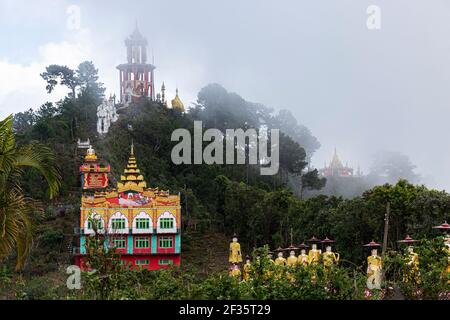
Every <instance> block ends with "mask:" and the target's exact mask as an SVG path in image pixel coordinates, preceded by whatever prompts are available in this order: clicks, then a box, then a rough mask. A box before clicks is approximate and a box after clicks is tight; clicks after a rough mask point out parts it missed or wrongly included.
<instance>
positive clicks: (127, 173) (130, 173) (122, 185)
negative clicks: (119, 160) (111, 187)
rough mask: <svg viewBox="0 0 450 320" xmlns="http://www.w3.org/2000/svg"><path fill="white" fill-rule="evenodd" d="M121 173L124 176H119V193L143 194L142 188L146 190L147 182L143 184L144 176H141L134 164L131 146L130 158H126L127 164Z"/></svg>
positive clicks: (132, 147) (134, 158)
mask: <svg viewBox="0 0 450 320" xmlns="http://www.w3.org/2000/svg"><path fill="white" fill-rule="evenodd" d="M123 173H124V174H123V175H121V176H120V181H121V182H118V183H117V189H118V192H119V193H120V192H126V191H135V192H143V191H144V188H147V182H145V180H144V176H143V175H142V174H141V171H140V170H139V168H138V167H137V164H136V157H135V156H134V145H133V144H131V152H130V157H129V158H128V164H127V167H126V168H125V170H124V172H123Z"/></svg>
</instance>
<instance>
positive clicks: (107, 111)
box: [97, 25, 185, 135]
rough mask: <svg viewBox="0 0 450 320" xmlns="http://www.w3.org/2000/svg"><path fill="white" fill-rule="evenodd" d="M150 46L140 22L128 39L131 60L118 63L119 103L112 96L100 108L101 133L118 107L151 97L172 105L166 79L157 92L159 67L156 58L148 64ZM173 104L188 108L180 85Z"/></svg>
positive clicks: (176, 106) (111, 120)
mask: <svg viewBox="0 0 450 320" xmlns="http://www.w3.org/2000/svg"><path fill="white" fill-rule="evenodd" d="M147 45H148V42H147V39H146V38H145V37H144V36H143V35H142V34H141V32H140V31H139V29H138V27H137V25H136V27H135V29H134V31H133V33H132V34H131V35H129V36H128V37H127V38H126V39H125V47H126V53H127V54H126V55H127V62H126V63H123V64H119V65H118V66H117V69H118V70H119V85H120V95H119V104H116V103H115V95H114V96H113V97H114V100H112V98H110V99H109V100H104V101H103V102H102V104H101V105H99V106H98V108H97V118H98V121H97V132H98V133H99V134H100V135H104V134H106V133H107V132H108V130H109V127H110V126H111V124H112V123H113V122H115V121H117V119H118V115H117V114H116V112H117V109H119V108H121V107H125V108H126V107H128V106H129V105H130V103H137V102H139V101H140V100H142V99H148V100H150V101H155V102H158V103H161V104H162V105H163V106H165V107H168V105H167V101H166V95H165V90H166V87H165V84H164V82H163V83H162V86H161V92H160V93H156V92H155V74H154V72H155V69H156V67H155V65H154V62H153V61H152V63H148V56H147ZM171 107H172V108H173V109H177V110H179V111H180V112H184V111H185V109H184V105H183V102H182V101H181V99H180V97H179V96H178V88H176V95H175V97H174V99H172V100H171Z"/></svg>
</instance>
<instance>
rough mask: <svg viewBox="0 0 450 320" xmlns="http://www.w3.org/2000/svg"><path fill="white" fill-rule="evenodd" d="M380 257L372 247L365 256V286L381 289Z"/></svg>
mask: <svg viewBox="0 0 450 320" xmlns="http://www.w3.org/2000/svg"><path fill="white" fill-rule="evenodd" d="M381 268H382V263H381V257H380V256H378V254H377V249H372V252H371V255H370V256H369V257H367V288H368V289H370V290H371V289H381Z"/></svg>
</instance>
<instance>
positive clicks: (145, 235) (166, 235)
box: [75, 145, 181, 270]
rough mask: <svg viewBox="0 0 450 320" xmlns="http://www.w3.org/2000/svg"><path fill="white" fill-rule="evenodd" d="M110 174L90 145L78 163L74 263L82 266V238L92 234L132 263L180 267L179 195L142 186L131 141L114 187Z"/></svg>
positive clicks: (86, 238) (154, 268) (152, 267)
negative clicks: (79, 194)
mask: <svg viewBox="0 0 450 320" xmlns="http://www.w3.org/2000/svg"><path fill="white" fill-rule="evenodd" d="M109 173H110V167H109V165H102V164H99V162H98V159H97V155H96V153H95V150H94V149H92V147H90V148H89V149H88V150H87V153H86V156H85V157H84V163H83V164H82V165H81V166H80V175H81V179H82V188H83V196H82V199H81V208H80V227H79V229H78V232H77V233H78V239H79V247H78V248H77V250H75V253H76V254H75V260H76V264H77V265H78V266H80V267H81V268H82V269H83V268H84V269H86V265H85V260H86V253H87V250H88V248H87V246H88V241H87V240H88V237H90V236H94V235H95V233H97V235H98V236H101V237H104V239H105V247H106V248H112V247H114V248H115V250H116V252H117V253H119V254H120V259H121V260H123V261H124V262H125V263H126V264H128V265H130V266H131V267H142V268H146V269H149V270H156V269H160V268H166V267H168V266H170V265H179V264H180V253H181V237H180V229H181V207H180V196H179V195H170V194H169V191H163V190H159V189H158V188H148V187H147V183H146V181H145V179H144V176H143V175H142V174H141V172H140V170H139V168H138V165H137V161H136V157H135V155H134V147H133V145H132V146H131V153H130V156H129V159H128V164H127V166H126V168H125V169H124V172H123V174H122V175H121V177H120V182H118V183H117V188H110V187H108V174H109ZM89 191H91V192H90V193H89ZM92 191H94V192H93V193H92ZM94 224H95V225H94ZM94 226H95V227H94Z"/></svg>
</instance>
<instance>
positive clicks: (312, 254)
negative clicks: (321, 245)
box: [308, 243, 322, 265]
mask: <svg viewBox="0 0 450 320" xmlns="http://www.w3.org/2000/svg"><path fill="white" fill-rule="evenodd" d="M321 255H322V250H320V249H317V244H315V243H313V244H312V245H311V250H309V252H308V264H313V265H315V264H318V263H319V261H320V256H321Z"/></svg>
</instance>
